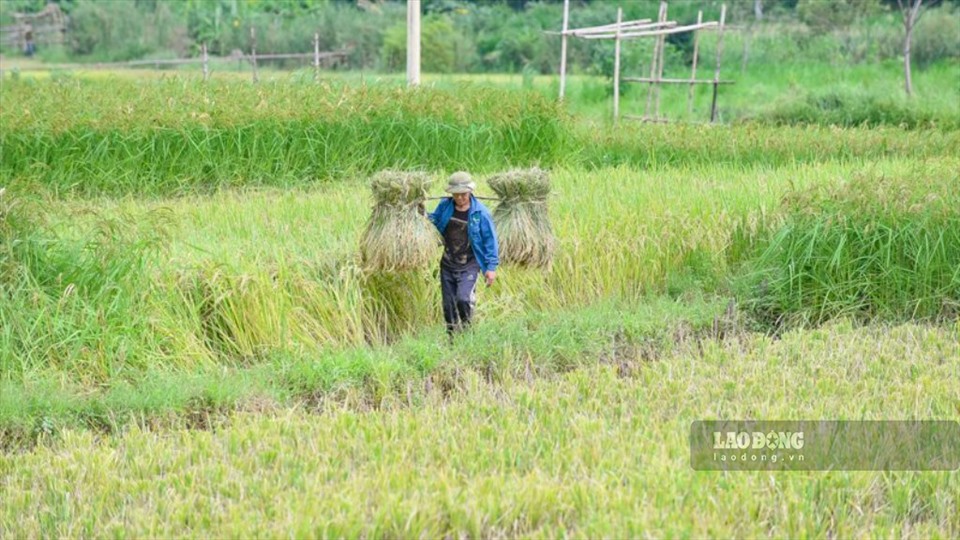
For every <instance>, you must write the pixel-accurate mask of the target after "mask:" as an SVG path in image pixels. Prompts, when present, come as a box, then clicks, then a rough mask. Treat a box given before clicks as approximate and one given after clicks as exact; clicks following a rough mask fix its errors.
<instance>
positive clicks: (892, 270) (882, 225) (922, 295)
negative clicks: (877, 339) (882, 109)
mask: <svg viewBox="0 0 960 540" xmlns="http://www.w3.org/2000/svg"><path fill="white" fill-rule="evenodd" d="M958 167H960V162H958V161H956V160H945V161H943V162H941V163H933V162H927V163H921V162H916V163H912V164H911V165H909V166H908V167H906V168H904V169H901V170H898V171H890V170H888V171H885V172H883V173H881V172H879V171H876V170H875V169H872V168H867V169H866V170H864V171H862V172H858V173H857V174H856V175H854V176H853V177H852V178H847V179H844V180H843V181H840V182H837V183H834V184H826V185H821V186H816V187H813V188H810V189H808V190H805V191H801V192H798V193H796V194H791V195H790V196H789V197H788V198H787V200H786V201H785V203H784V207H783V210H782V212H783V214H784V216H783V223H782V224H781V225H779V226H778V228H776V229H773V230H770V231H769V232H768V233H767V238H765V239H763V240H762V241H760V242H758V244H759V245H757V246H755V248H754V249H755V252H756V253H755V254H754V256H753V259H751V260H749V262H748V263H747V265H746V266H747V270H746V275H745V276H744V277H743V284H742V286H743V287H746V288H747V289H748V290H746V291H745V294H746V296H747V297H748V298H749V300H748V303H749V305H750V309H752V310H753V311H754V312H755V313H757V314H758V315H759V316H760V317H761V318H764V319H766V320H768V321H769V322H771V323H773V324H779V323H784V322H787V321H789V320H791V319H794V320H795V319H803V320H804V321H806V322H811V323H813V324H819V323H822V322H824V321H826V320H828V319H830V318H833V317H837V316H839V315H850V316H855V317H860V318H863V319H868V320H869V319H877V318H885V319H898V320H921V319H946V320H950V319H954V318H956V317H957V314H958V313H960V189H958V187H960V183H958V180H957V170H958ZM745 236H749V235H745Z"/></svg>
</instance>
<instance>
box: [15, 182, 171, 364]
mask: <svg viewBox="0 0 960 540" xmlns="http://www.w3.org/2000/svg"><path fill="white" fill-rule="evenodd" d="M2 204H3V214H4V215H3V225H2V226H0V229H2V230H0V233H2V234H0V287H2V294H3V296H4V301H3V302H0V325H2V328H3V331H2V332H0V376H9V375H12V374H16V373H19V374H23V373H29V372H32V371H39V370H47V369H51V368H53V369H60V370H64V371H72V372H75V373H76V374H77V376H78V378H79V379H82V380H88V381H89V380H93V379H106V378H110V377H114V376H119V375H120V374H122V373H125V372H127V371H129V370H137V369H142V368H143V367H144V366H145V365H147V364H149V362H150V361H151V359H152V358H156V357H157V356H159V355H162V351H163V348H164V345H165V344H164V343H163V341H162V340H161V339H159V336H157V335H156V334H155V333H154V332H153V328H152V326H151V312H150V309H149V306H148V302H147V297H148V295H149V290H150V280H149V272H148V268H150V267H151V265H152V262H153V257H154V256H155V255H156V253H157V252H158V251H161V250H162V246H163V244H164V243H165V242H166V241H167V238H166V236H165V229H166V225H165V217H164V216H163V215H162V214H146V215H140V216H136V217H134V216H124V215H119V216H114V217H97V218H95V219H94V221H93V223H92V226H90V227H89V228H87V229H84V230H81V231H78V232H75V236H74V237H68V236H65V235H61V234H57V233H56V232H54V231H52V230H51V228H50V227H49V226H48V225H46V224H45V223H43V221H42V219H43V210H42V209H43V204H42V203H40V202H38V201H30V202H27V200H25V199H23V198H20V199H19V200H17V201H15V202H10V201H9V200H8V199H7V198H5V199H4V201H2ZM23 212H29V213H28V214H25V213H23Z"/></svg>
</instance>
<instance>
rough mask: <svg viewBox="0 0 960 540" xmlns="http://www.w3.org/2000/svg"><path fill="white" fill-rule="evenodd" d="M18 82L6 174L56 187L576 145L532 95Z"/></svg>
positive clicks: (407, 162) (318, 173) (510, 154)
mask: <svg viewBox="0 0 960 540" xmlns="http://www.w3.org/2000/svg"><path fill="white" fill-rule="evenodd" d="M10 86H11V88H9V90H7V89H5V90H4V91H3V92H2V93H0V100H2V103H3V105H4V107H3V112H2V113H0V115H2V120H3V124H4V126H5V128H6V129H4V131H3V133H2V134H0V145H2V146H3V149H4V152H3V158H2V163H0V174H3V176H5V177H7V178H11V179H13V180H14V181H15V182H20V181H23V182H27V183H34V182H39V183H40V184H43V185H45V186H46V187H48V188H50V189H52V190H53V191H56V192H61V193H67V192H73V193H81V194H97V193H105V194H120V193H140V194H150V193H155V194H157V193H176V192H187V191H197V190H200V191H204V190H211V189H216V188H218V187H224V186H236V185H243V186H251V185H273V186H278V185H280V186H291V185H303V184H308V183H312V182H315V181H318V180H329V179H334V178H346V177H353V176H355V175H365V174H370V173H373V172H375V171H378V170H382V169H428V170H437V169H447V168H452V167H456V168H463V169H470V170H474V171H490V170H495V169H498V168H504V167H508V166H512V165H518V166H521V165H533V164H538V163H539V164H543V165H547V166H549V165H553V164H556V163H558V162H559V161H560V160H561V159H562V157H563V152H564V150H565V149H566V148H567V146H566V144H567V129H566V128H565V127H564V125H565V122H564V114H563V113H561V111H560V110H559V107H558V106H557V105H556V104H555V103H553V102H551V101H549V100H547V99H546V98H544V97H542V96H540V95H539V94H535V93H520V94H517V93H507V92H501V91H495V90H488V89H483V88H477V87H464V88H461V89H459V90H458V91H457V92H455V93H454V92H439V91H434V90H431V89H429V88H424V89H421V90H417V91H412V92H411V91H407V90H405V89H402V88H396V89H393V88H389V87H370V86H363V87H359V88H355V87H350V86H336V87H330V86H327V85H324V86H315V85H306V84H305V85H292V86H291V85H286V84H281V83H278V84H276V85H273V86H270V87H252V86H249V85H245V84H229V83H228V84H223V85H216V84H215V85H210V86H206V85H202V84H200V83H198V82H182V81H177V80H171V81H166V82H160V83H157V84H148V85H138V84H133V83H126V84H121V83H119V82H117V83H116V84H114V86H113V88H114V90H113V91H112V92H111V93H110V94H109V95H105V94H104V93H103V92H102V89H103V87H102V85H101V84H99V83H88V82H78V81H72V82H65V83H63V84H57V83H54V84H52V85H51V84H44V83H41V84H39V85H34V84H29V83H26V82H25V83H24V84H14V85H10ZM40 88H42V89H43V91H37V90H39V89H40ZM68 96H69V100H67V99H66V98H67V97H68ZM70 103H72V105H68V104H70ZM8 104H9V106H8ZM466 104H469V106H465V105H466ZM14 105H16V106H14Z"/></svg>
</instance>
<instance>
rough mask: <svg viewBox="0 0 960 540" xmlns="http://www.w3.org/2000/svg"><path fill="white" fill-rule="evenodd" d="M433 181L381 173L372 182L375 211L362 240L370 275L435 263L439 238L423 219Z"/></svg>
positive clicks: (418, 175)
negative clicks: (425, 203)
mask: <svg viewBox="0 0 960 540" xmlns="http://www.w3.org/2000/svg"><path fill="white" fill-rule="evenodd" d="M431 183H432V180H431V178H430V177H429V176H428V175H426V174H424V173H404V172H396V171H382V172H380V173H377V174H376V175H374V177H373V178H372V179H371V182H370V189H371V191H372V192H373V209H372V210H371V215H370V220H369V221H368V222H367V227H366V229H365V230H364V232H363V236H362V237H361V238H360V259H361V262H362V264H363V267H364V268H365V269H366V270H367V271H368V272H402V271H406V270H413V269H417V268H424V267H426V266H427V265H428V264H429V263H430V262H431V261H433V260H435V259H436V254H437V247H438V246H439V245H440V243H441V241H440V235H439V233H437V229H436V227H434V226H433V224H431V223H430V222H429V221H428V220H427V219H426V218H425V217H424V216H423V215H421V214H420V211H419V208H422V206H423V203H424V201H425V200H426V197H427V190H429V189H430V184H431Z"/></svg>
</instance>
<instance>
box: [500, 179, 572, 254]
mask: <svg viewBox="0 0 960 540" xmlns="http://www.w3.org/2000/svg"><path fill="white" fill-rule="evenodd" d="M489 184H490V188H491V189H492V190H493V191H494V192H495V193H496V194H497V196H498V198H499V199H500V204H499V205H497V208H496V210H494V212H493V220H494V223H495V224H496V227H497V237H498V240H499V242H500V258H501V260H503V261H504V262H506V263H512V264H517V265H520V266H528V267H534V268H549V266H550V264H551V263H552V262H553V253H554V249H555V245H556V239H555V238H554V236H553V228H552V227H551V225H550V217H549V215H548V213H547V198H548V197H549V195H550V175H549V173H548V172H547V171H545V170H543V169H540V168H537V167H534V168H531V169H514V170H511V171H507V172H505V173H501V174H497V175H494V176H493V177H491V178H490V179H489Z"/></svg>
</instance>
